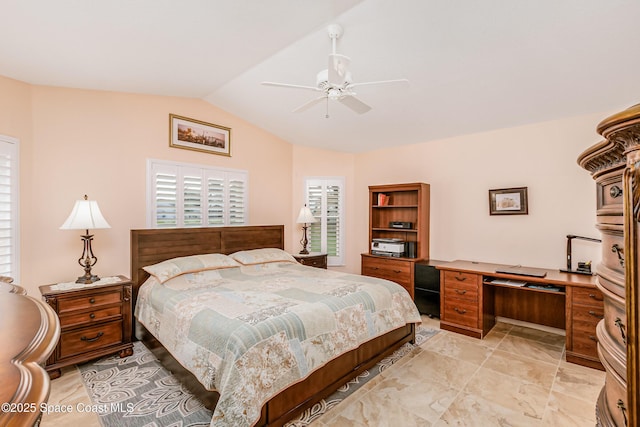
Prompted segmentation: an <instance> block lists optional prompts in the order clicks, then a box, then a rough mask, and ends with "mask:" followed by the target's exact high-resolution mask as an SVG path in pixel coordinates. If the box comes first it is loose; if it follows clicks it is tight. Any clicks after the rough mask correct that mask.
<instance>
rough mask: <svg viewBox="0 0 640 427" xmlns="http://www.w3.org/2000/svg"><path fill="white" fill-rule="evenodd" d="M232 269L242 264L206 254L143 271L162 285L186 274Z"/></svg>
mask: <svg viewBox="0 0 640 427" xmlns="http://www.w3.org/2000/svg"><path fill="white" fill-rule="evenodd" d="M232 267H240V264H238V263H237V262H236V261H234V260H233V258H230V257H228V256H227V255H224V254H205V255H192V256H185V257H179V258H172V259H168V260H166V261H162V262H160V263H158V264H154V265H148V266H146V267H143V269H144V271H146V272H147V273H149V274H151V275H152V276H154V277H155V278H156V279H158V281H159V282H160V283H164V282H166V281H167V280H169V279H172V278H174V277H176V276H180V275H181V274H185V273H196V272H198V271H205V270H217V269H220V268H232Z"/></svg>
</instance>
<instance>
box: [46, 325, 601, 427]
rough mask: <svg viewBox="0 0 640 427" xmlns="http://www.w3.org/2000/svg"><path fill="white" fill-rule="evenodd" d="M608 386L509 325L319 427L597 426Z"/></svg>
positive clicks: (360, 397)
mask: <svg viewBox="0 0 640 427" xmlns="http://www.w3.org/2000/svg"><path fill="white" fill-rule="evenodd" d="M423 325H425V326H426V327H430V328H435V329H439V326H440V324H439V321H438V320H434V319H429V318H428V317H426V316H423ZM603 384H604V372H601V371H598V370H595V369H590V368H585V367H582V366H578V365H575V364H572V363H567V362H566V361H565V360H564V336H561V335H557V334H553V333H550V332H545V331H540V330H537V329H531V328H527V327H523V326H517V325H512V324H508V323H498V324H497V325H496V326H495V327H494V328H493V330H492V331H491V333H489V335H487V337H486V338H485V339H483V340H478V339H474V338H469V337H465V336H463V335H460V334H456V333H453V332H447V331H441V332H440V333H439V334H437V335H436V336H435V337H433V338H432V339H430V340H429V341H427V343H425V344H424V345H423V346H422V347H420V348H417V349H416V350H415V351H413V352H412V353H411V354H410V355H407V356H406V357H404V358H403V359H402V360H401V361H400V362H398V363H396V364H395V365H393V366H391V367H390V368H389V369H387V370H386V371H384V372H383V373H381V374H380V375H378V376H377V377H376V378H375V379H373V380H372V381H370V382H369V383H368V384H366V385H365V386H364V387H363V388H362V389H361V390H359V391H358V392H357V393H354V394H353V395H352V396H350V397H349V398H347V399H345V400H344V401H343V402H341V403H340V404H339V405H338V406H336V407H335V408H333V409H332V410H331V411H329V412H328V413H326V414H325V415H323V416H322V417H321V418H320V419H319V420H317V421H315V422H314V423H313V424H312V426H313V427H329V426H375V427H382V426H390V427H391V426H393V427H395V426H399V425H402V426H406V427H410V426H426V427H429V426H450V425H453V426H465V427H470V426H479V427H480V426H481V427H488V426H501V427H502V426H526V427H529V426H562V427H571V426H576V427H582V426H593V425H595V402H596V399H597V397H598V394H599V393H600V389H601V388H602V386H603ZM49 403H50V404H58V403H63V404H70V405H72V406H73V407H74V408H75V407H76V405H77V404H78V403H85V404H87V405H89V404H90V403H91V401H90V400H89V397H88V396H87V393H86V391H85V389H84V386H83V385H82V382H81V380H80V374H79V371H77V370H76V369H75V368H71V369H67V370H66V372H65V373H64V375H63V376H62V377H60V378H59V379H56V380H54V381H53V382H52V390H51V396H50V398H49ZM67 425H83V426H87V427H90V426H96V427H99V426H100V423H99V422H98V420H97V415H95V414H94V413H91V412H87V413H79V412H77V411H75V410H74V411H73V412H72V413H71V414H46V415H44V416H43V418H42V423H41V426H43V427H58V426H67Z"/></svg>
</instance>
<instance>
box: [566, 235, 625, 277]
mask: <svg viewBox="0 0 640 427" xmlns="http://www.w3.org/2000/svg"><path fill="white" fill-rule="evenodd" d="M573 239H579V240H586V241H588V242H602V240H600V239H593V238H591V237H583V236H576V235H575V234H567V268H566V269H560V271H561V272H563V273H574V274H585V275H588V276H592V275H593V272H592V271H591V262H579V263H578V268H577V269H576V270H573V267H572V265H571V241H572V240H573ZM618 257H620V253H618Z"/></svg>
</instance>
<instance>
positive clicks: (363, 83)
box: [348, 79, 409, 89]
mask: <svg viewBox="0 0 640 427" xmlns="http://www.w3.org/2000/svg"><path fill="white" fill-rule="evenodd" d="M392 83H406V84H409V80H407V79H397V80H380V81H377V82H362V83H354V84H350V85H349V87H348V88H349V89H351V88H354V87H356V86H367V85H383V84H384V85H386V84H392Z"/></svg>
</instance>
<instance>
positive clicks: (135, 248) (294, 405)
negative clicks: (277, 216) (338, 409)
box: [131, 225, 415, 426]
mask: <svg viewBox="0 0 640 427" xmlns="http://www.w3.org/2000/svg"><path fill="white" fill-rule="evenodd" d="M259 248H280V249H284V226H283V225H265V226H240V227H215V228H177V229H176V228H172V229H146V230H131V280H132V282H133V306H134V307H135V303H136V300H137V296H138V288H139V287H140V286H141V285H142V284H143V283H144V281H145V280H146V279H147V278H148V277H149V274H148V273H147V272H145V271H144V270H143V269H142V267H144V266H147V265H153V264H156V263H158V262H162V261H165V260H167V259H171V258H175V257H180V256H189V255H196V254H204V253H223V254H231V253H233V252H236V251H241V250H249V249H259ZM135 324H136V325H135V331H134V332H135V333H136V337H137V338H138V339H140V340H141V341H143V342H144V343H145V344H146V345H147V346H148V347H149V348H151V349H152V351H154V353H156V355H158V356H159V358H160V360H161V361H162V362H163V363H164V364H165V366H167V368H168V369H170V370H171V371H172V372H173V373H174V374H176V376H178V377H179V378H180V379H181V380H182V381H183V384H184V385H185V386H187V387H188V388H189V390H191V391H192V392H194V393H195V394H196V395H197V396H198V397H200V398H201V399H203V400H204V401H205V402H208V403H209V404H210V405H215V402H217V397H218V396H217V393H216V392H211V391H207V390H205V389H204V387H203V386H202V385H201V384H200V383H199V382H198V381H197V380H196V378H195V376H193V375H192V374H191V373H190V372H188V371H187V370H186V369H184V368H183V367H182V366H181V365H180V364H179V363H178V362H177V361H175V359H173V358H172V357H171V356H170V355H169V353H168V351H166V349H164V348H163V347H161V345H160V344H159V343H158V341H157V340H155V339H154V338H153V336H151V334H150V333H149V332H148V331H147V330H146V329H145V328H144V327H143V326H142V325H140V324H139V323H138V321H137V319H136V320H135ZM414 341H415V325H414V324H413V323H411V324H407V325H405V326H404V327H401V328H398V329H395V330H393V331H390V332H388V333H387V334H385V335H382V336H380V337H377V338H375V339H373V340H371V341H368V342H366V343H364V344H362V345H361V346H360V347H358V348H357V349H354V350H352V351H350V352H348V353H345V354H343V355H342V356H339V357H338V358H336V359H334V360H332V361H330V362H329V363H327V364H326V365H325V366H323V367H322V368H320V369H318V370H316V371H315V372H313V373H312V374H311V375H310V376H308V377H307V378H306V379H304V380H303V381H301V382H299V383H297V384H294V385H292V386H290V387H289V388H287V389H285V390H283V391H282V392H280V393H279V394H278V395H276V396H274V397H273V398H271V400H269V401H268V402H267V403H266V404H265V405H264V406H263V407H262V414H261V418H260V420H259V421H258V422H257V423H256V424H255V425H256V426H282V425H283V424H285V423H286V422H287V421H289V420H291V419H292V418H294V417H295V416H297V415H299V414H300V413H302V412H303V411H304V410H305V409H307V408H309V407H311V406H312V405H313V404H314V403H316V402H318V401H319V400H321V399H323V398H325V397H327V396H329V395H330V394H331V393H333V392H334V391H335V390H336V389H337V388H338V387H340V386H341V385H342V384H344V383H346V382H347V381H348V380H350V379H351V378H353V377H355V376H356V375H358V374H360V373H361V372H362V371H364V370H366V369H369V368H370V367H372V366H374V365H375V364H376V363H377V362H379V361H380V360H381V359H383V358H384V357H386V356H388V355H389V354H391V353H392V352H393V351H395V350H396V349H398V348H399V347H400V346H402V345H403V344H404V343H407V342H414Z"/></svg>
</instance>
